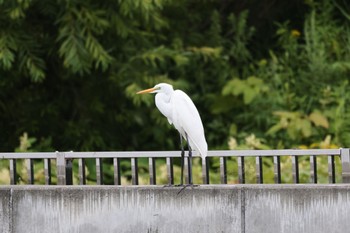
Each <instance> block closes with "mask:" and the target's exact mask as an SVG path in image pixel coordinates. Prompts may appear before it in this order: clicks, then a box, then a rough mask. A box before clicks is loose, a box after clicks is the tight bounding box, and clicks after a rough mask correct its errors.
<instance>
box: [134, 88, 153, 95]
mask: <svg viewBox="0 0 350 233" xmlns="http://www.w3.org/2000/svg"><path fill="white" fill-rule="evenodd" d="M155 90H156V89H155V88H153V87H152V88H149V89H146V90H142V91H139V92H137V93H136V94H145V93H151V92H152V91H155Z"/></svg>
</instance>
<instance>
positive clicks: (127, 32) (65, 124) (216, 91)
mask: <svg viewBox="0 0 350 233" xmlns="http://www.w3.org/2000/svg"><path fill="white" fill-rule="evenodd" d="M348 9H350V8H349V5H348V3H346V2H345V1H342V2H341V1H333V0H317V1H306V2H305V3H300V2H298V1H282V2H278V1H277V2H273V3H271V5H269V6H268V7H267V6H266V3H265V2H263V1H245V2H239V1H237V2H236V1H209V0H203V1H201V3H200V4H198V3H197V2H195V1H184V0H180V1H172V0H153V1H143V0H135V1H120V0H107V1H101V2H96V1H81V0H70V1H61V0H52V1H39V0H18V1H17V0H16V1H13V0H0V118H1V120H0V129H1V132H2V134H1V137H0V145H1V150H2V151H13V150H14V148H16V147H17V145H18V142H17V141H18V140H17V139H18V137H20V136H21V135H23V133H24V132H28V133H29V135H31V138H36V139H37V141H36V142H32V145H34V147H36V146H38V148H41V147H39V145H43V146H42V149H43V150H44V149H45V148H46V149H48V148H50V149H52V150H60V151H61V150H62V151H69V150H74V151H80V150H174V149H179V146H178V144H179V143H178V140H177V139H178V135H177V132H176V131H175V130H174V129H173V128H172V127H171V126H170V125H169V124H168V122H167V121H166V119H165V118H164V117H163V116H162V115H161V114H160V113H159V111H158V110H157V109H156V108H155V106H154V96H152V95H148V96H147V95H144V96H139V95H135V92H137V91H138V90H141V89H144V88H148V87H152V86H153V85H154V84H156V83H159V82H169V83H171V84H173V85H174V87H175V88H178V89H182V90H184V91H185V92H187V93H188V94H189V96H190V97H191V98H192V99H193V101H194V103H195V104H196V106H197V107H198V109H199V112H200V114H201V116H202V120H203V123H204V127H205V132H206V138H207V141H208V144H209V149H227V148H228V146H227V141H228V140H229V139H230V138H231V137H234V138H235V139H236V140H237V142H238V145H242V144H243V145H245V144H247V142H246V141H245V139H246V138H247V137H249V136H250V135H255V136H254V137H255V139H258V140H260V146H261V147H254V148H255V149H264V148H298V147H300V146H306V147H320V146H321V144H320V142H322V141H324V140H325V138H326V137H328V136H329V137H330V138H331V139H332V140H331V143H330V145H337V146H342V147H347V146H348V143H349V141H350V121H349V119H350V112H349V108H348V106H349V101H350V91H349V83H348V75H349V72H350V63H349V58H350V40H349V38H350V28H349V15H350V13H349V11H348ZM261 19H264V20H261ZM31 138H29V139H31ZM29 139H28V140H29ZM29 141H30V140H29ZM253 141H254V140H253ZM44 142H45V143H44ZM31 148H32V149H33V147H29V150H31ZM38 148H36V149H38ZM38 150H39V149H38ZM215 164H217V163H216V162H213V164H212V169H213V171H216V170H215V169H217V167H216V165H215ZM269 164H270V163H269V162H267V165H269ZM128 166H129V165H128V164H125V169H126V170H127V169H128ZM92 167H93V166H91V167H90V168H89V169H90V171H89V172H90V174H92V173H93V170H91V169H92ZM143 169H144V170H147V164H145V165H144V168H143ZM91 179H92V178H91ZM213 179H214V180H215V179H218V178H217V177H216V178H213Z"/></svg>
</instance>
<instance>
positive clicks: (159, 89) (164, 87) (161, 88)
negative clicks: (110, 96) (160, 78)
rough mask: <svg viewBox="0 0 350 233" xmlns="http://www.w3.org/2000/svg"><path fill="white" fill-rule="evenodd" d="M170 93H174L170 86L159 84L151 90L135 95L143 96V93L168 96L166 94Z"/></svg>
mask: <svg viewBox="0 0 350 233" xmlns="http://www.w3.org/2000/svg"><path fill="white" fill-rule="evenodd" d="M172 91H174V89H173V86H172V85H170V84H167V83H159V84H157V85H155V86H154V87H152V88H149V89H146V90H142V91H139V92H137V93H136V94H145V93H165V94H168V93H171V92H172Z"/></svg>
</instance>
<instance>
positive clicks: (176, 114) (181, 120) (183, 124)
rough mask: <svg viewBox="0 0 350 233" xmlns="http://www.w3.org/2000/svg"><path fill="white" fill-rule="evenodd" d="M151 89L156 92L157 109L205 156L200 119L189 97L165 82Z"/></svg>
mask: <svg viewBox="0 0 350 233" xmlns="http://www.w3.org/2000/svg"><path fill="white" fill-rule="evenodd" d="M153 89H154V90H153V91H152V93H157V94H156V96H155V102H156V106H157V108H158V109H159V111H160V112H161V113H162V114H163V115H164V116H165V117H166V118H167V119H168V121H169V123H170V124H173V125H174V127H175V128H176V129H177V130H178V131H179V132H180V134H181V135H182V137H183V138H184V139H185V140H187V138H188V141H189V142H188V143H189V145H190V147H191V148H192V149H194V150H196V151H197V152H198V153H200V155H201V156H202V157H203V158H205V157H206V156H207V151H208V145H207V142H206V140H205V135H204V128H203V124H202V120H201V118H200V116H199V113H198V110H197V108H196V107H195V105H194V103H193V102H192V100H191V98H190V97H189V96H188V95H187V94H186V93H185V92H183V91H181V90H175V91H174V89H173V87H172V86H171V85H169V84H166V83H160V84H157V85H156V86H155V87H154V88H153ZM186 135H187V137H186Z"/></svg>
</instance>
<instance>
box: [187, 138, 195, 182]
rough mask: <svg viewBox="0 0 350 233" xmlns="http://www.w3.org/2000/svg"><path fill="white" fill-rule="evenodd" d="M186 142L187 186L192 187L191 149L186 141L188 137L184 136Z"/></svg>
mask: <svg viewBox="0 0 350 233" xmlns="http://www.w3.org/2000/svg"><path fill="white" fill-rule="evenodd" d="M186 140H187V145H188V184H189V185H193V177H192V148H191V146H190V143H189V141H188V136H187V134H186Z"/></svg>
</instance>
